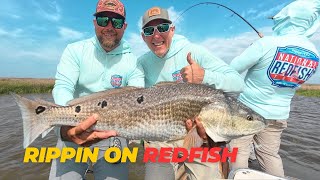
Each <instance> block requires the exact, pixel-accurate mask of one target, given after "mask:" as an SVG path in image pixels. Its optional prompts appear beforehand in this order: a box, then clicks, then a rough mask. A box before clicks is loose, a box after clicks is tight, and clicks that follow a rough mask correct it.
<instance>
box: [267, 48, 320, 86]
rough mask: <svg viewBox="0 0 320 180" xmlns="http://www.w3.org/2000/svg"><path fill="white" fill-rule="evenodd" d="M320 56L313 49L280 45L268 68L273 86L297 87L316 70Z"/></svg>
mask: <svg viewBox="0 0 320 180" xmlns="http://www.w3.org/2000/svg"><path fill="white" fill-rule="evenodd" d="M318 64H319V57H318V56H317V55H316V54H315V53H314V52H312V51H309V50H307V49H304V48H301V47H297V46H286V47H278V49H277V51H276V54H275V56H274V58H273V60H272V62H271V64H270V66H269V68H268V71H267V74H268V78H269V79H270V80H271V82H272V85H273V86H277V87H288V88H296V87H298V86H300V84H303V83H304V82H305V81H307V80H308V79H309V78H310V77H311V76H312V75H313V74H314V73H315V71H316V69H317V67H318Z"/></svg>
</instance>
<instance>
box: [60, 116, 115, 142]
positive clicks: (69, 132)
mask: <svg viewBox="0 0 320 180" xmlns="http://www.w3.org/2000/svg"><path fill="white" fill-rule="evenodd" d="M97 121H98V115H96V114H94V115H92V116H90V117H89V118H88V119H86V120H84V121H83V122H81V123H80V124H79V125H78V126H75V127H74V126H62V127H61V130H60V134H61V138H62V140H64V141H70V142H74V143H76V144H78V145H81V146H91V145H92V144H94V143H97V142H99V141H101V140H102V139H106V138H109V137H111V136H116V135H117V133H116V131H96V130H92V131H91V130H90V129H91V126H93V125H94V124H96V122H97Z"/></svg>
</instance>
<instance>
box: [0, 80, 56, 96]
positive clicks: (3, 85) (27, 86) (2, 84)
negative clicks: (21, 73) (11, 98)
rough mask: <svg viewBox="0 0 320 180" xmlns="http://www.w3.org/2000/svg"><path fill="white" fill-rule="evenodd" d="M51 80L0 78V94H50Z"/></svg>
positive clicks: (52, 83) (52, 81) (52, 82)
mask: <svg viewBox="0 0 320 180" xmlns="http://www.w3.org/2000/svg"><path fill="white" fill-rule="evenodd" d="M53 85H54V80H53V79H32V78H21V79H20V78H0V94H9V92H14V93H17V94H28V93H51V91H52V89H53Z"/></svg>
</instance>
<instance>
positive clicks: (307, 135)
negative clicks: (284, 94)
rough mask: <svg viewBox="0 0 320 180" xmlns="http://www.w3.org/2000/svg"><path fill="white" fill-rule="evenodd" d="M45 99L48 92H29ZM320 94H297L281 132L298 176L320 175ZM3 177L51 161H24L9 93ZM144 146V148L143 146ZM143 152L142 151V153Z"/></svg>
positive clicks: (3, 110)
mask: <svg viewBox="0 0 320 180" xmlns="http://www.w3.org/2000/svg"><path fill="white" fill-rule="evenodd" d="M26 97H36V98H41V99H45V100H51V101H52V98H51V96H50V95H48V94H40V95H39V94H36V95H26ZM319 119H320V98H309V97H302V96H296V97H294V99H293V102H292V111H291V114H290V119H289V123H288V128H287V129H286V130H285V131H284V133H283V136H282V144H281V150H280V154H281V157H282V158H283V163H284V169H285V174H286V175H287V176H291V177H295V178H299V179H319V178H320V121H319ZM0 129H1V130H0V179H47V178H48V174H49V169H50V164H44V163H41V164H37V163H26V164H24V163H22V161H23V155H24V149H23V147H22V141H23V140H22V139H23V135H22V133H23V131H22V120H21V115H20V111H19V109H18V107H17V106H16V104H15V102H14V101H13V98H12V97H11V96H9V95H4V96H0ZM55 142H56V137H55V135H54V134H53V133H50V134H49V135H48V136H47V137H46V138H44V139H41V138H38V139H37V140H36V141H35V143H33V144H32V145H33V146H36V147H40V146H46V147H49V146H55ZM140 149H141V148H140ZM140 156H141V154H140ZM143 177H144V166H143V164H142V163H137V164H134V165H132V166H130V179H143Z"/></svg>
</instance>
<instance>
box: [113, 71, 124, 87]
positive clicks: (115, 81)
mask: <svg viewBox="0 0 320 180" xmlns="http://www.w3.org/2000/svg"><path fill="white" fill-rule="evenodd" d="M110 84H111V85H112V87H114V88H119V87H120V86H121V84H122V76H120V75H117V74H116V75H112V76H111V80H110Z"/></svg>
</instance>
